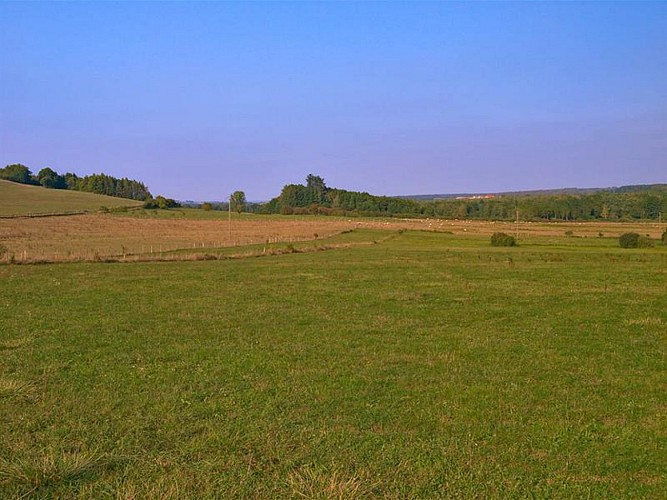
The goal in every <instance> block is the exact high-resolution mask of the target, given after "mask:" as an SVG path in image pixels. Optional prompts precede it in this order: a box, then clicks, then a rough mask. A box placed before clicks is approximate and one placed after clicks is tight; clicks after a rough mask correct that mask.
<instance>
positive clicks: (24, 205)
mask: <svg viewBox="0 0 667 500" xmlns="http://www.w3.org/2000/svg"><path fill="white" fill-rule="evenodd" d="M141 205H142V202H140V201H134V200H127V199H124V198H114V197H112V196H102V195H99V194H93V193H84V192H80V191H69V190H65V189H46V188H43V187H41V186H29V185H26V184H18V183H16V182H10V181H5V180H0V216H25V215H29V214H45V213H63V212H96V211H99V210H100V209H101V208H102V207H105V208H118V207H141Z"/></svg>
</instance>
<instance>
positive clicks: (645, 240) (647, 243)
mask: <svg viewBox="0 0 667 500" xmlns="http://www.w3.org/2000/svg"><path fill="white" fill-rule="evenodd" d="M637 246H638V247H639V248H651V247H654V246H655V242H654V241H653V240H652V239H651V237H650V236H649V235H648V234H647V235H646V236H640V237H639V240H637Z"/></svg>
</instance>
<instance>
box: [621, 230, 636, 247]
mask: <svg viewBox="0 0 667 500" xmlns="http://www.w3.org/2000/svg"><path fill="white" fill-rule="evenodd" d="M618 244H619V245H620V246H621V248H637V247H638V246H639V234H637V233H623V234H622V235H621V236H620V238H618Z"/></svg>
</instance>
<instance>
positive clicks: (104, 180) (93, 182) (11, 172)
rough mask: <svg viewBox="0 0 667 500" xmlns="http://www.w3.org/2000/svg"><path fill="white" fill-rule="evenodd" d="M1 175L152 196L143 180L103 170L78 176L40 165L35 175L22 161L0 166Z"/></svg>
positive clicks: (102, 191)
mask: <svg viewBox="0 0 667 500" xmlns="http://www.w3.org/2000/svg"><path fill="white" fill-rule="evenodd" d="M0 179H5V180H8V181H12V182H18V183H20V184H31V185H35V186H43V187H45V188H49V189H71V190H74V191H85V192H88V193H96V194H103V195H107V196H115V197H117V198H127V199H130V200H139V201H146V202H148V201H150V200H152V199H153V195H151V193H150V191H149V190H148V188H147V187H146V185H145V184H144V183H143V182H139V181H136V180H133V179H128V178H125V177H123V178H121V179H119V178H117V177H112V176H111V175H106V174H92V175H86V176H83V177H79V176H78V175H76V174H74V173H72V172H67V173H65V174H62V175H61V174H59V173H58V172H56V171H55V170H53V169H51V168H48V167H47V168H43V169H41V170H40V171H39V172H38V173H37V174H36V175H35V174H33V173H32V172H31V171H30V169H29V168H28V167H26V166H25V165H22V164H20V163H14V164H12V165H7V166H6V167H4V168H0ZM158 198H159V197H158Z"/></svg>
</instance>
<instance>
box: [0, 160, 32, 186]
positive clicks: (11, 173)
mask: <svg viewBox="0 0 667 500" xmlns="http://www.w3.org/2000/svg"><path fill="white" fill-rule="evenodd" d="M0 179H6V180H8V181H12V182H20V183H21V184H32V172H30V169H29V168H28V167H26V166H25V165H22V164H20V163H13V164H11V165H7V166H6V167H5V168H0Z"/></svg>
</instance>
